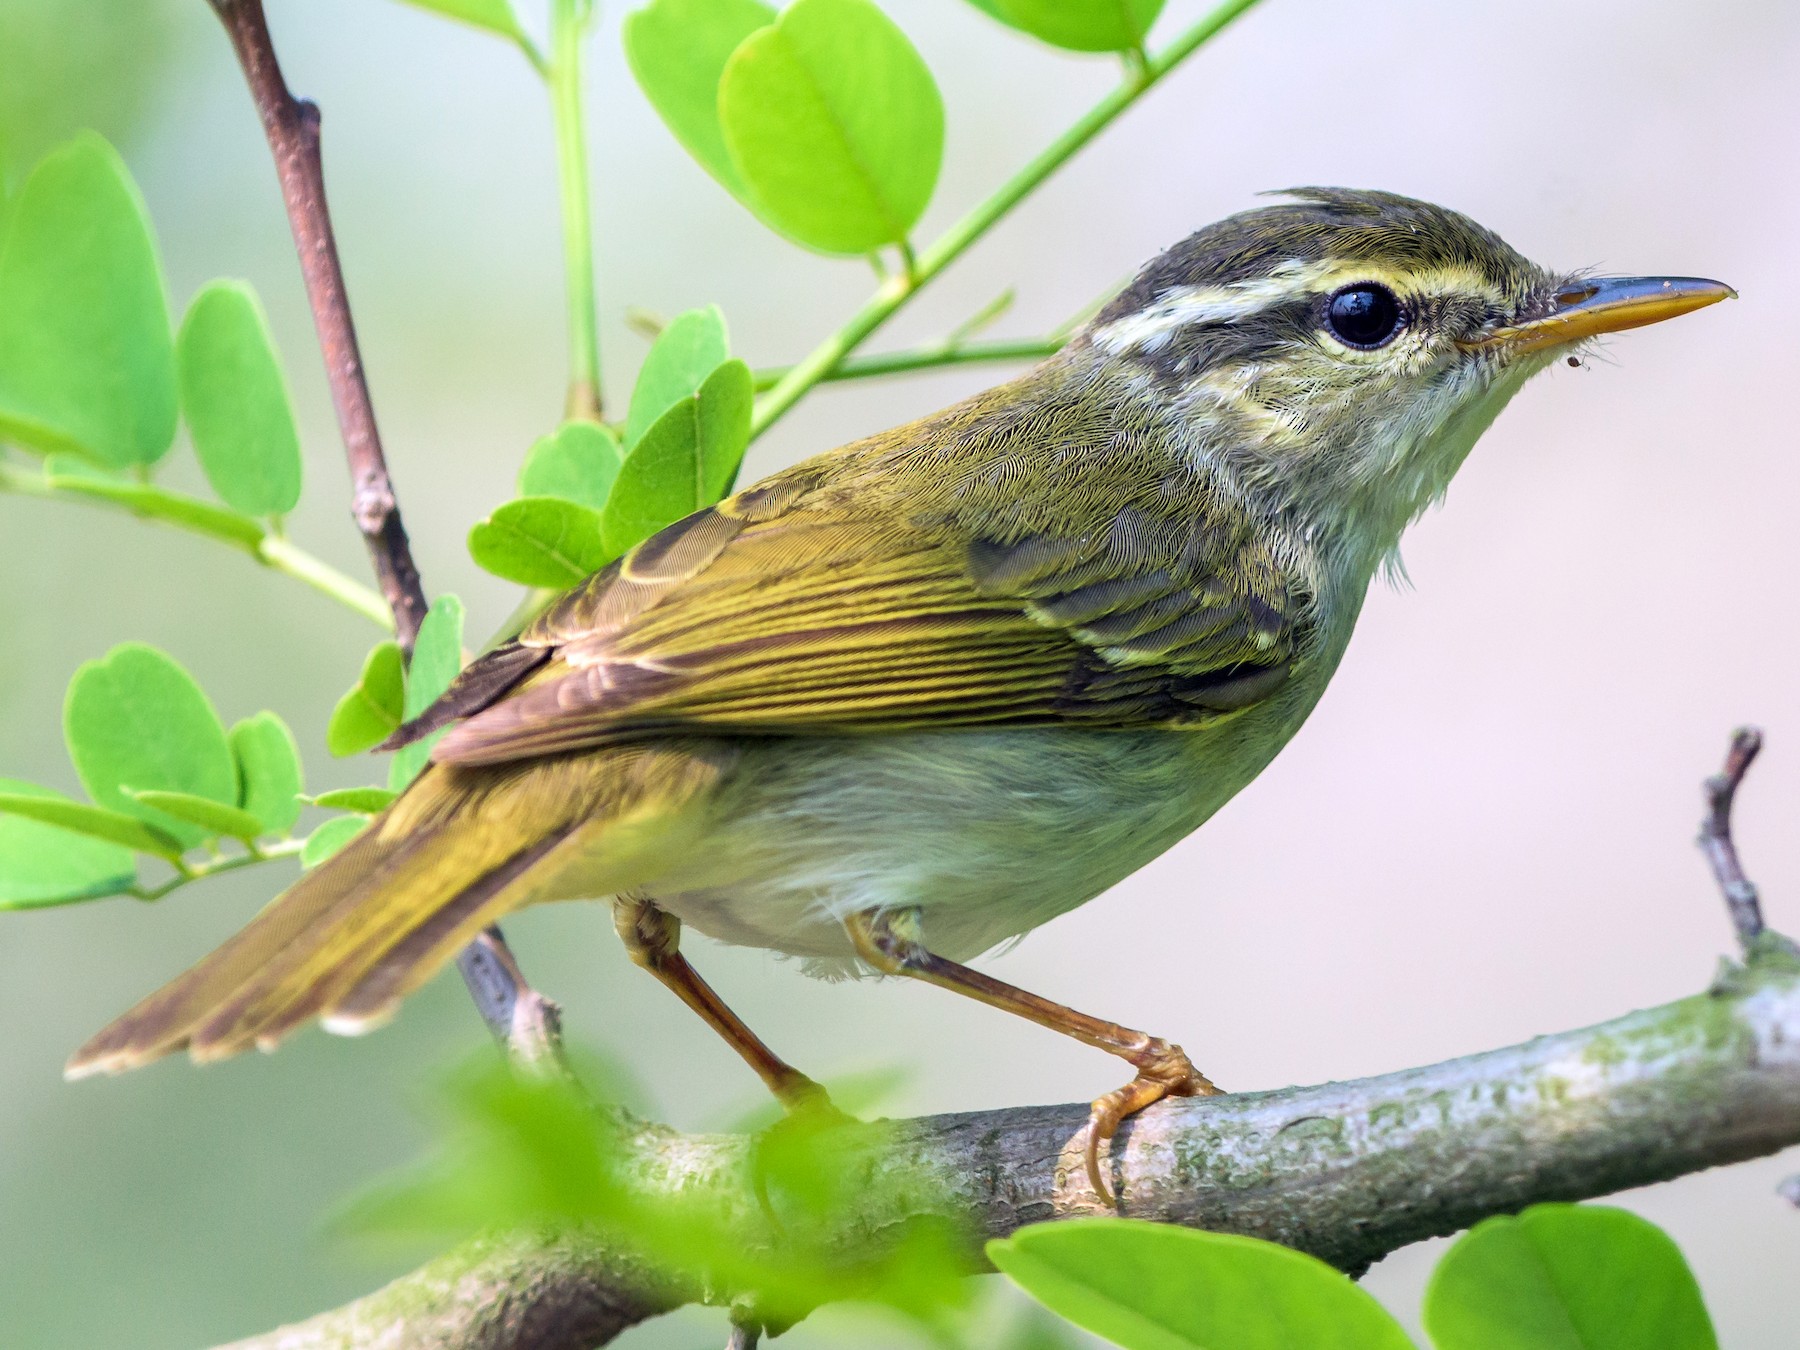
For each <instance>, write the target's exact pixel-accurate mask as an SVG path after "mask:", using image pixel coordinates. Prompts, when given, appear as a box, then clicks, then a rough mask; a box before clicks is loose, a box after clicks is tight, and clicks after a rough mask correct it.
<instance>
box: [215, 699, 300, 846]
mask: <svg viewBox="0 0 1800 1350" xmlns="http://www.w3.org/2000/svg"><path fill="white" fill-rule="evenodd" d="M227 739H228V740H229V741H230V742H231V753H232V756H233V757H234V758H235V759H236V760H237V768H238V805H239V806H240V807H242V808H243V809H244V810H246V811H248V812H249V813H250V814H251V815H253V816H255V817H256V818H257V819H258V820H260V821H261V822H262V824H263V829H264V830H266V831H267V832H268V833H269V834H286V833H287V832H288V831H289V830H291V829H293V828H294V823H295V822H296V821H298V820H299V819H300V794H301V793H302V792H304V791H305V790H306V779H305V775H304V773H303V772H302V770H301V768H300V747H299V746H298V745H296V744H295V743H294V733H293V732H292V731H290V730H288V724H287V723H286V722H284V721H282V720H281V718H279V717H278V716H276V715H275V714H274V713H272V712H259V713H257V714H256V715H255V716H254V717H246V718H245V719H244V720H243V721H241V722H239V723H238V724H237V725H236V726H234V727H232V729H231V734H230V736H229V737H228V738H227Z"/></svg>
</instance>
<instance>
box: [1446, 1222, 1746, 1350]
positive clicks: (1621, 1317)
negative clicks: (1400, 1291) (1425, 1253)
mask: <svg viewBox="0 0 1800 1350" xmlns="http://www.w3.org/2000/svg"><path fill="white" fill-rule="evenodd" d="M1425 1329H1426V1330H1427V1331H1428V1332H1430V1333H1431V1339H1432V1342H1433V1343H1434V1344H1435V1345H1436V1346H1437V1348H1438V1350H1718V1344H1719V1342H1718V1339H1717V1337H1716V1336H1715V1335H1714V1333H1713V1327H1712V1320H1711V1319H1710V1318H1709V1317H1708V1316H1707V1314H1706V1304H1705V1303H1704V1302H1703V1301H1702V1300H1701V1297H1700V1287H1699V1285H1698V1284H1696V1283H1695V1281H1694V1275H1693V1272H1692V1271H1691V1270H1689V1269H1688V1264H1687V1262H1686V1261H1685V1260H1684V1259H1683V1258H1682V1255H1681V1250H1680V1248H1678V1247H1677V1246H1676V1245H1675V1243H1674V1240H1673V1239H1671V1238H1670V1237H1669V1235H1668V1234H1667V1233H1664V1232H1663V1231H1662V1230H1661V1229H1660V1228H1658V1227H1657V1226H1656V1225H1655V1224H1653V1223H1651V1222H1650V1221H1649V1220H1647V1219H1642V1218H1639V1217H1638V1216H1637V1215H1635V1214H1632V1213H1630V1212H1628V1211H1626V1210H1622V1209H1614V1208H1611V1207H1608V1206H1604V1205H1533V1206H1532V1207H1531V1208H1530V1209H1528V1210H1526V1211H1525V1212H1524V1213H1522V1214H1519V1215H1517V1216H1503V1217H1498V1218H1492V1219H1484V1220H1483V1221H1482V1222H1480V1223H1478V1224H1476V1225H1475V1227H1473V1228H1471V1229H1470V1230H1469V1231H1468V1232H1467V1233H1464V1234H1463V1235H1462V1236H1461V1237H1460V1238H1458V1239H1457V1240H1456V1242H1455V1243H1454V1244H1453V1245H1452V1246H1451V1248H1450V1250H1449V1251H1447V1252H1446V1253H1444V1257H1443V1259H1442V1260H1441V1261H1439V1262H1438V1265H1437V1269H1436V1270H1434V1271H1433V1272H1432V1275H1431V1283H1430V1284H1429V1285H1428V1286H1427V1287H1426V1290H1425Z"/></svg>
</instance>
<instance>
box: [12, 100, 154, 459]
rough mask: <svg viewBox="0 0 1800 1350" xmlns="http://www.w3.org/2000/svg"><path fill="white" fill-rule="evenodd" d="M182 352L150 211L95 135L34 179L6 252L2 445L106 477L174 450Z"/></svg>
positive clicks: (50, 160) (19, 205)
mask: <svg viewBox="0 0 1800 1350" xmlns="http://www.w3.org/2000/svg"><path fill="white" fill-rule="evenodd" d="M175 413H176V400H175V344H174V340H173V338H172V337H171V335H170V332H169V306H168V301H167V300H166V299H165V297H164V295H163V281H162V269H161V267H160V266H159V264H158V263H157V259H156V245H155V243H154V241H153V240H152V238H151V234H150V219H149V216H148V215H147V214H146V212H145V210H144V203H143V200H142V198H140V197H139V196H138V191H137V187H136V186H135V185H134V184H133V183H132V181H131V175H130V174H129V173H128V172H127V171H126V168H125V165H124V162H123V161H122V160H120V158H119V156H118V153H117V152H116V151H115V150H114V149H113V148H112V147H111V146H110V145H108V144H107V143H106V142H105V141H104V140H102V139H101V138H100V137H98V136H96V135H93V134H91V133H88V134H84V135H82V136H78V137H77V138H76V139H75V140H73V141H71V142H70V143H69V144H67V145H65V146H63V147H62V148H61V149H58V150H55V151H53V152H52V153H51V154H49V155H47V156H46V157H45V158H44V160H43V161H42V162H41V163H40V164H39V165H38V166H37V168H36V169H34V170H33V171H32V174H31V177H30V178H29V179H27V180H26V183H25V189H24V191H23V192H22V193H21V194H20V196H19V199H18V201H17V202H16V203H15V204H14V205H13V207H12V210H11V211H10V213H9V215H8V221H7V231H6V237H5V240H4V242H3V243H0V432H3V433H5V434H6V435H8V436H11V437H13V438H16V439H17V440H19V441H21V442H23V443H25V444H27V445H31V446H34V447H36V448H37V449H40V450H45V451H51V450H76V451H80V452H81V453H83V454H86V455H90V456H92V457H93V458H94V459H96V460H98V461H100V462H101V463H103V464H111V465H116V466H126V465H135V464H152V463H155V462H156V461H157V460H158V459H160V458H161V457H162V456H163V454H164V452H166V451H167V450H168V448H169V446H170V444H171V443H172V442H173V441H174V439H175Z"/></svg>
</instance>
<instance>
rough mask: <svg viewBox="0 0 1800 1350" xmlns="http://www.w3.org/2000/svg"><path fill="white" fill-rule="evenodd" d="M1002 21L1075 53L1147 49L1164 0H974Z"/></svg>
mask: <svg viewBox="0 0 1800 1350" xmlns="http://www.w3.org/2000/svg"><path fill="white" fill-rule="evenodd" d="M970 3H971V4H973V5H974V6H975V7H976V8H977V9H981V10H985V11H987V13H989V14H991V15H993V16H994V17H995V18H996V19H998V20H1000V22H1001V23H1004V24H1007V25H1009V26H1010V27H1013V28H1017V29H1018V30H1019V31H1020V32H1023V33H1030V34H1031V35H1032V36H1033V37H1036V38H1042V39H1043V40H1044V41H1045V42H1048V43H1050V44H1051V45H1052V46H1055V47H1062V48H1065V49H1067V50H1069V51H1072V52H1123V51H1130V50H1132V49H1134V48H1139V47H1142V46H1143V45H1144V38H1145V37H1146V36H1147V35H1148V34H1149V32H1150V26H1151V25H1152V24H1154V23H1155V22H1156V18H1157V15H1159V14H1161V13H1162V7H1163V0H970Z"/></svg>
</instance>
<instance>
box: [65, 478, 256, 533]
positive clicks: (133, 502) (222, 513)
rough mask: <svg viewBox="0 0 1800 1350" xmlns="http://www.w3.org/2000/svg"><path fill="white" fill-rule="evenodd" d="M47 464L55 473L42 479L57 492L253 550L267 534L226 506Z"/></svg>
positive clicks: (165, 489)
mask: <svg viewBox="0 0 1800 1350" xmlns="http://www.w3.org/2000/svg"><path fill="white" fill-rule="evenodd" d="M51 467H54V468H55V469H56V472H54V473H51V474H49V475H48V476H47V479H46V481H48V482H49V484H50V486H51V487H53V488H55V489H56V490H57V491H58V492H78V493H80V494H82V495H83V496H87V497H103V498H105V499H106V500H107V501H111V502H118V503H120V504H121V505H123V506H125V507H128V508H129V509H130V510H132V511H135V512H137V513H138V514H139V515H144V516H150V517H152V518H154V519H157V520H167V521H170V522H171V523H173V524H177V525H182V526H185V527H186V528H188V529H192V530H198V531H199V532H201V533H202V534H210V535H212V536H213V537H214V538H215V539H223V540H225V541H226V542H227V543H232V544H237V545H239V546H240V547H243V548H249V549H254V548H255V547H256V546H257V545H259V544H260V543H262V541H263V540H264V539H265V538H267V537H268V533H269V532H268V531H267V530H266V529H264V528H263V526H262V525H261V523H259V522H258V521H254V520H251V519H250V518H249V517H248V516H242V515H239V514H238V513H237V512H236V511H233V510H230V509H229V508H227V507H223V506H214V505H213V504H212V503H211V502H203V501H201V500H200V499H199V498H197V497H188V496H184V495H183V494H181V493H179V492H170V491H169V490H168V489H167V488H159V487H156V486H155V485H154V484H151V483H129V482H126V481H125V480H123V479H118V478H102V477H99V476H97V475H95V474H91V473H90V474H69V473H65V472H62V468H63V465H62V463H60V462H57V461H56V460H55V459H53V460H52V465H51Z"/></svg>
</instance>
